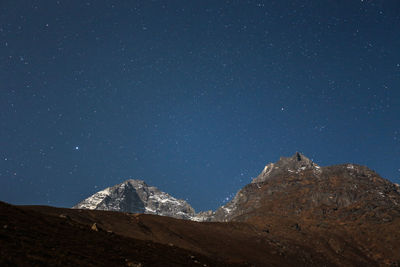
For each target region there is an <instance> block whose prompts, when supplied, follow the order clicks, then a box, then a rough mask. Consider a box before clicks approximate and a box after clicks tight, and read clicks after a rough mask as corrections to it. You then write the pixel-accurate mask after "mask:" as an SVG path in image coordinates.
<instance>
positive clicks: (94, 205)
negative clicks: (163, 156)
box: [73, 179, 201, 221]
mask: <svg viewBox="0 0 400 267" xmlns="http://www.w3.org/2000/svg"><path fill="white" fill-rule="evenodd" d="M73 208H74V209H90V210H108V211H121V212H129V213H145V214H156V215H161V216H169V217H174V218H178V219H188V220H193V221H199V220H201V216H197V214H196V213H195V211H194V209H193V208H192V207H191V206H190V205H189V204H188V203H187V202H186V201H185V200H182V199H176V198H174V197H173V196H171V195H169V194H167V193H165V192H162V191H160V190H159V189H158V188H157V187H154V186H149V185H147V184H146V183H145V182H144V181H142V180H133V179H130V180H127V181H125V182H123V183H120V184H117V185H115V186H112V187H108V188H106V189H104V190H102V191H99V192H97V193H95V194H93V195H92V196H90V197H88V198H86V199H85V200H83V201H82V202H80V203H78V204H77V205H75V206H74V207H73Z"/></svg>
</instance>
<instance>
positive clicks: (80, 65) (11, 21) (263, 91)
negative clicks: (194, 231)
mask: <svg viewBox="0 0 400 267" xmlns="http://www.w3.org/2000/svg"><path fill="white" fill-rule="evenodd" d="M399 29H400V1H397V0H392V1H390V0H387V1H383V0H377V1H368V0H364V1H355V0H354V1H353V0H352V1H348V0H346V1H344V0H343V1H333V0H332V1H329V0H328V1H285V0H279V1H112V0H110V1H62V0H60V1H44V0H43V1H33V0H31V1H21V0H12V1H11V0H5V1H1V3H0V93H1V97H0V111H1V114H0V127H1V131H0V157H1V158H0V200H2V201H7V202H10V203H14V204H46V205H54V206H61V207H71V206H73V205H74V204H76V203H78V202H79V201H81V200H82V199H84V198H86V197H88V196H89V195H91V194H93V193H95V192H97V191H99V190H101V189H103V188H105V187H108V186H112V185H114V184H117V183H120V182H122V181H124V180H126V179H129V178H132V179H143V180H145V181H146V182H147V183H148V184H150V185H154V186H157V187H158V188H159V189H161V190H162V191H166V192H168V193H170V194H171V195H173V196H175V197H178V198H182V199H187V200H188V201H189V203H190V204H191V205H193V207H194V208H195V209H196V211H199V210H208V209H216V208H217V207H218V206H220V205H222V204H223V203H224V202H225V201H226V200H227V198H228V199H229V198H230V197H232V195H233V194H235V193H236V192H237V191H238V190H239V189H240V188H241V187H242V186H244V185H245V184H247V183H249V182H250V181H251V178H252V177H255V176H257V175H258V174H259V173H260V172H261V170H262V169H263V167H264V166H265V165H266V164H267V163H269V162H275V161H277V160H278V159H279V157H280V156H291V155H292V154H294V153H295V152H296V151H300V152H302V153H304V154H305V155H306V156H308V157H309V158H312V159H313V160H314V161H315V163H317V164H319V165H321V166H326V165H333V164H339V163H348V162H351V163H357V164H362V165H367V166H368V167H370V168H371V169H373V170H375V171H377V172H378V173H379V174H380V175H381V176H383V177H384V178H387V179H389V180H391V181H393V182H397V183H399V182H400V179H399V178H400V30H399Z"/></svg>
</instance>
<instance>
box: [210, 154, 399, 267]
mask: <svg viewBox="0 0 400 267" xmlns="http://www.w3.org/2000/svg"><path fill="white" fill-rule="evenodd" d="M211 220H212V221H223V222H227V221H229V222H233V221H235V222H246V223H249V224H251V225H254V226H256V227H259V228H260V229H263V231H265V232H268V233H269V234H272V233H273V236H274V237H275V238H277V239H278V240H280V242H282V243H286V244H291V245H294V244H296V245H299V246H304V245H306V246H309V247H312V248H315V249H316V250H318V251H319V252H321V253H323V254H324V256H325V257H326V258H327V259H328V260H329V261H331V262H333V263H335V264H337V265H343V264H344V262H346V265H359V264H361V265H366V262H364V261H366V260H373V261H375V262H378V263H379V265H392V266H400V241H399V240H400V187H399V185H398V184H394V183H392V182H390V181H388V180H386V179H384V178H382V177H380V176H379V175H378V174H377V173H376V172H374V171H373V170H370V169H369V168H367V167H365V166H360V165H356V164H341V165H334V166H328V167H320V166H318V165H317V164H315V163H313V162H312V161H311V160H310V159H308V158H307V157H306V156H304V155H302V154H300V153H296V154H295V155H293V156H292V157H287V158H281V159H280V160H279V161H278V162H276V163H270V164H268V165H267V166H265V168H264V170H263V171H262V172H261V173H260V175H259V176H257V177H256V178H255V179H253V181H252V182H251V183H250V184H248V185H246V186H245V187H244V188H242V189H241V190H239V192H238V193H237V194H236V196H235V197H234V198H233V199H232V200H231V201H230V202H229V203H227V204H226V205H224V206H222V207H220V208H219V209H218V210H217V211H216V212H215V213H214V214H213V216H212V218H211ZM363 262H364V263H363ZM368 265H369V264H368Z"/></svg>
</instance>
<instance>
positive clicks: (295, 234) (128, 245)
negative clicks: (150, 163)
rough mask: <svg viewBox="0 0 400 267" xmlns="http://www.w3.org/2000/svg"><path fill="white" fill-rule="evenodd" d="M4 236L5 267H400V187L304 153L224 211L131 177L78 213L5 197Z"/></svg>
mask: <svg viewBox="0 0 400 267" xmlns="http://www.w3.org/2000/svg"><path fill="white" fill-rule="evenodd" d="M93 209H97V210H93ZM115 211H124V212H115ZM140 213H150V214H140ZM153 214H154V215H153ZM157 214H159V215H164V216H157ZM171 217H175V218H171ZM176 218H178V219H176ZM182 218H183V219H185V220H182ZM193 220H196V221H193ZM198 221H207V222H198ZM0 237H1V238H0V248H1V249H0V251H1V253H0V265H1V266H15V265H19V266H30V265H49V266H54V265H60V266H61V265H63V266H65V265H85V266H110V265H111V266H397V267H400V242H399V240H400V187H399V185H397V184H393V183H391V182H390V181H388V180H386V179H384V178H382V177H380V176H379V175H378V174H377V173H376V172H374V171H373V170H371V169H369V168H367V167H365V166H360V165H356V164H341V165H334V166H327V167H321V166H318V165H317V164H315V163H314V162H313V161H312V160H310V159H309V158H307V157H306V156H304V155H303V154H301V153H295V154H294V155H293V156H291V157H282V158H280V160H279V161H277V162H275V163H269V164H267V165H266V166H265V168H264V169H263V170H262V171H261V173H260V174H259V175H258V176H257V177H256V178H254V179H253V181H252V182H251V183H250V184H248V185H246V186H244V187H243V188H242V189H240V190H239V191H238V193H237V194H236V196H235V197H234V198H233V199H232V200H231V201H230V202H228V203H227V204H226V205H224V206H222V207H220V208H219V209H218V210H216V211H215V212H212V211H209V212H201V213H195V211H194V210H193V209H192V208H191V207H190V205H189V204H188V203H186V202H185V201H183V200H178V199H176V198H174V197H172V196H170V195H168V194H167V193H164V192H161V191H160V190H158V189H157V188H155V187H152V186H148V185H147V184H145V183H144V182H143V181H140V180H128V181H125V182H123V183H121V184H119V185H116V186H113V187H110V188H106V189H105V190H102V191H100V192H98V193H96V194H94V195H93V196H91V197H89V198H88V199H86V200H84V201H83V202H81V203H79V204H78V205H76V206H75V207H74V209H60V208H53V207H41V206H27V207H24V206H12V205H8V204H6V203H2V202H0Z"/></svg>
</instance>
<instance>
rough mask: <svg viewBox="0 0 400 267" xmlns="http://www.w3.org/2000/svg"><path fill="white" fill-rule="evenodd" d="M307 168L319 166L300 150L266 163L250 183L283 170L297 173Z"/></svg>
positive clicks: (317, 169)
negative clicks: (289, 155) (274, 161)
mask: <svg viewBox="0 0 400 267" xmlns="http://www.w3.org/2000/svg"><path fill="white" fill-rule="evenodd" d="M307 169H314V170H316V171H320V169H321V168H320V167H319V166H318V165H317V164H315V163H314V162H312V160H310V159H309V158H307V157H306V156H304V155H303V154H301V153H300V152H296V153H295V154H294V155H293V156H291V157H281V158H280V159H279V161H277V162H276V163H269V164H267V165H266V166H265V168H264V170H263V171H262V172H261V173H260V175H258V176H257V177H256V178H254V179H253V181H252V183H261V182H264V181H265V180H267V179H268V178H270V177H273V176H276V175H281V174H283V173H285V172H291V173H293V172H296V173H299V172H300V171H304V170H307Z"/></svg>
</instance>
